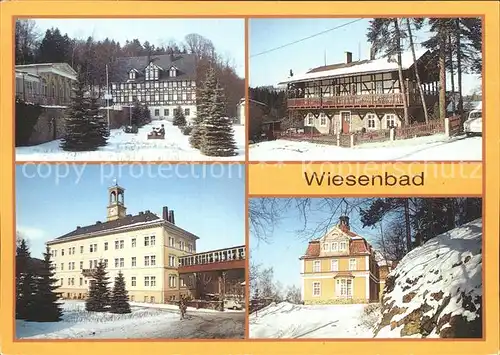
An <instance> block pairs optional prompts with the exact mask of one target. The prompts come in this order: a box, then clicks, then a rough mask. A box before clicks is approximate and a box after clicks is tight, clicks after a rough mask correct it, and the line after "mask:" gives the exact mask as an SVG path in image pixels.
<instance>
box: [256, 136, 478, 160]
mask: <svg viewBox="0 0 500 355" xmlns="http://www.w3.org/2000/svg"><path fill="white" fill-rule="evenodd" d="M482 144H483V140H482V137H470V138H466V137H465V136H460V137H454V138H447V137H446V136H445V135H443V134H439V135H434V136H428V137H419V138H412V139H405V140H398V141H392V142H390V141H388V142H378V143H366V144H362V145H359V146H355V147H353V148H342V147H337V146H332V145H326V144H317V143H310V142H299V141H290V140H282V139H279V140H275V141H269V142H261V143H257V144H252V145H250V150H249V159H250V160H251V161H291V160H292V161H372V162H373V161H430V160H433V161H441V160H442V161H481V160H482V152H483V147H482Z"/></svg>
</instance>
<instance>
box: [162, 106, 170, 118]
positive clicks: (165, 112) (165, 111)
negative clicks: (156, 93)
mask: <svg viewBox="0 0 500 355" xmlns="http://www.w3.org/2000/svg"><path fill="white" fill-rule="evenodd" d="M168 111H169V110H168V108H166V109H164V110H163V116H165V117H168V114H169V112H168Z"/></svg>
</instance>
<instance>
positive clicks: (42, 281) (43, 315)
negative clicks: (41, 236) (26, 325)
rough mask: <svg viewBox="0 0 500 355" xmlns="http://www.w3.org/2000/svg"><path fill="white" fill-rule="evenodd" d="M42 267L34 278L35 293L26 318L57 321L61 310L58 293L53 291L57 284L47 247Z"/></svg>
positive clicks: (38, 320) (59, 318)
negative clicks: (35, 278)
mask: <svg viewBox="0 0 500 355" xmlns="http://www.w3.org/2000/svg"><path fill="white" fill-rule="evenodd" d="M43 256H44V260H43V268H42V270H41V271H40V273H39V275H38V277H37V280H36V294H35V297H34V301H33V303H32V304H31V305H30V307H29V312H28V315H29V318H28V319H27V320H30V321H36V322H58V321H60V320H61V316H62V310H61V306H60V304H59V303H57V300H58V299H59V295H58V294H57V293H56V292H54V291H55V290H56V289H57V287H58V286H56V285H55V284H56V283H57V281H58V280H57V279H55V278H54V275H55V272H54V265H52V261H51V259H50V252H49V247H48V246H47V249H46V251H45V253H44V254H43Z"/></svg>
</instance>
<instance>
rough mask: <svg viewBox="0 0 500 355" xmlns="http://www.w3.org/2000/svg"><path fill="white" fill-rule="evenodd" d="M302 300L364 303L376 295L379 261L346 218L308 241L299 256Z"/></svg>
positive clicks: (324, 302) (316, 302) (341, 218)
mask: <svg viewBox="0 0 500 355" xmlns="http://www.w3.org/2000/svg"><path fill="white" fill-rule="evenodd" d="M300 260H301V267H302V270H301V276H302V300H303V301H304V303H305V304H329V303H367V302H372V301H377V300H378V299H379V287H380V284H379V276H378V265H377V262H376V261H375V255H374V250H373V249H372V247H371V245H370V244H369V243H368V242H367V241H366V240H365V239H364V238H362V237H360V236H359V235H357V234H355V233H353V232H352V231H351V230H350V227H349V218H348V217H346V216H342V217H340V221H339V224H338V225H337V226H336V227H334V228H332V229H331V230H330V231H328V232H327V233H326V234H325V235H324V236H322V237H321V238H319V239H316V240H313V241H310V242H309V245H308V247H307V250H306V253H305V255H304V256H302V257H301V258H300Z"/></svg>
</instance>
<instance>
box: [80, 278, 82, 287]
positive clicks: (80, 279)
mask: <svg viewBox="0 0 500 355" xmlns="http://www.w3.org/2000/svg"><path fill="white" fill-rule="evenodd" d="M80 286H83V277H80Z"/></svg>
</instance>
